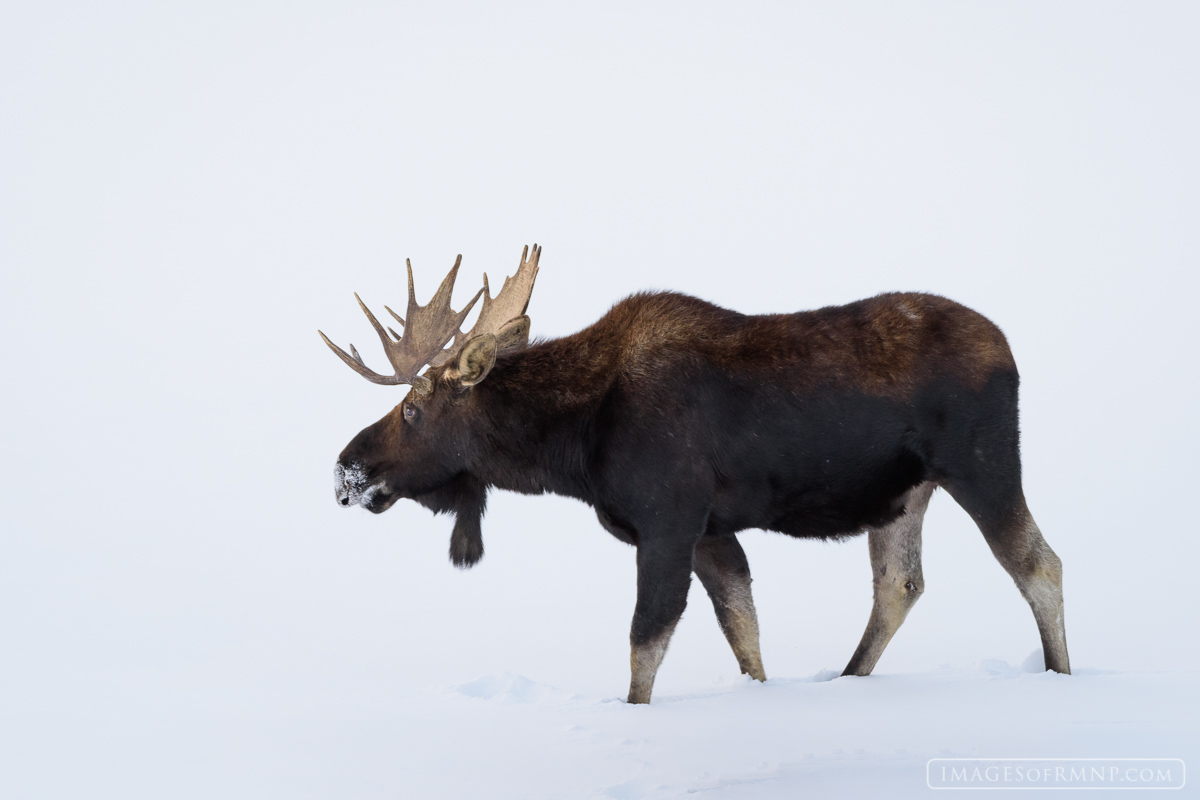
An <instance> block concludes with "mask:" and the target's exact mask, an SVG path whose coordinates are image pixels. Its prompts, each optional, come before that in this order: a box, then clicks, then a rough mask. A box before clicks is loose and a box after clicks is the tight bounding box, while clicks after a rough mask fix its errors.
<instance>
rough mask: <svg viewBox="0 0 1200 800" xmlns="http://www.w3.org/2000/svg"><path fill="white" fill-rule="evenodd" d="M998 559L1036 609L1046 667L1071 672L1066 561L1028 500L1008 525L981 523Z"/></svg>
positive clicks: (1023, 595) (1022, 594) (1032, 607)
mask: <svg viewBox="0 0 1200 800" xmlns="http://www.w3.org/2000/svg"><path fill="white" fill-rule="evenodd" d="M980 528H981V529H982V530H983V533H984V538H985V539H986V540H987V543H988V546H989V547H991V549H992V553H993V554H995V556H996V560H997V561H999V562H1000V564H1001V565H1002V566H1003V567H1004V569H1005V570H1006V571H1007V572H1008V574H1009V575H1011V576H1012V579H1013V582H1014V583H1016V584H1017V588H1018V589H1019V590H1020V591H1021V596H1022V597H1024V598H1025V602H1027V603H1029V607H1030V608H1031V609H1033V618H1034V620H1035V621H1036V622H1037V627H1038V634H1039V635H1040V636H1041V639H1042V653H1043V655H1044V657H1045V659H1046V669H1049V670H1054V671H1055V672H1061V673H1064V674H1066V675H1070V674H1071V661H1070V659H1069V658H1068V656H1067V630H1066V625H1065V623H1064V621H1063V592H1062V561H1061V560H1059V557H1058V556H1057V555H1056V554H1055V552H1054V551H1053V550H1051V549H1050V545H1049V544H1047V543H1046V540H1045V539H1044V538H1043V537H1042V532H1041V530H1039V529H1038V526H1037V523H1036V522H1034V521H1033V515H1032V514H1030V513H1029V508H1028V507H1027V506H1026V505H1025V503H1024V500H1022V501H1021V503H1020V505H1019V511H1018V513H1017V514H1016V515H1015V517H1014V518H1013V519H1011V521H1009V522H1008V523H1007V524H1004V525H988V524H986V523H983V524H980Z"/></svg>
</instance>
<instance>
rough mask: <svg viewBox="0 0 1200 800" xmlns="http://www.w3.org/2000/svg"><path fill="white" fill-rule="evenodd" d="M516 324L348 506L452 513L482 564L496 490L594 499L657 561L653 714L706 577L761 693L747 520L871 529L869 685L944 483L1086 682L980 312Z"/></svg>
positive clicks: (651, 599) (642, 643) (401, 427)
mask: <svg viewBox="0 0 1200 800" xmlns="http://www.w3.org/2000/svg"><path fill="white" fill-rule="evenodd" d="M537 253H538V251H537V250H536V249H535V259H534V262H533V264H534V270H535V272H536V256H537ZM523 265H524V261H523ZM518 274H520V273H518ZM529 283H530V289H531V288H532V279H530V281H529ZM447 301H448V294H447ZM527 301H528V295H526V296H525V302H526V303H527ZM486 303H487V301H486V300H485V305H486ZM431 305H433V304H432V303H431ZM519 305H520V308H519V312H520V314H521V315H523V313H524V310H525V308H524V303H521V304H519ZM412 307H413V306H412V301H411V300H410V314H411V310H412ZM364 308H365V307H364ZM447 309H448V306H447ZM512 310H516V307H514V308H513V309H512ZM368 313H369V312H368ZM464 313H465V312H464ZM514 316H516V315H514ZM520 320H523V321H524V322H520ZM372 321H374V318H373V317H372ZM460 321H461V319H460ZM515 321H516V322H518V323H519V324H518V325H517V327H519V328H520V330H518V331H517V333H516V335H514V334H512V333H511V330H509V331H507V332H506V331H501V332H499V333H486V332H485V333H483V334H480V335H478V336H474V337H469V336H468V337H462V338H463V339H464V341H463V342H462V343H461V344H460V345H459V346H458V347H457V348H452V352H450V351H447V353H448V355H447V356H445V357H441V358H440V359H435V360H440V361H441V363H440V364H438V365H437V366H433V367H431V368H430V369H429V370H428V371H427V372H426V373H425V375H424V376H421V378H423V379H424V381H427V383H421V384H419V385H417V386H416V388H415V389H414V391H411V392H410V393H409V394H408V396H407V397H405V398H404V400H403V402H401V404H400V405H399V406H397V407H396V408H395V409H394V410H393V411H392V412H391V413H389V414H388V415H387V416H385V417H384V418H383V419H381V420H380V421H379V422H377V423H375V424H374V425H371V426H370V427H368V428H366V429H365V430H363V431H362V432H361V433H359V435H358V436H356V437H355V438H354V440H353V441H352V442H351V443H350V444H349V445H348V446H347V447H346V449H345V450H344V451H343V453H342V454H341V456H340V458H339V460H338V465H337V467H336V469H335V478H336V486H335V489H336V493H337V497H338V500H339V502H341V503H342V504H343V505H354V504H359V505H362V506H364V507H365V508H367V509H368V510H370V511H373V512H376V513H379V512H382V511H384V510H386V509H388V508H389V507H391V505H392V504H394V503H395V502H396V501H397V500H399V499H401V498H408V499H412V500H415V501H417V502H418V503H420V504H422V505H424V506H426V507H428V508H430V509H432V510H434V511H435V512H449V513H452V514H454V515H455V518H456V519H455V524H454V530H453V533H452V535H451V547H450V555H451V559H452V560H453V561H454V563H455V564H457V565H459V566H470V565H471V564H473V563H475V562H476V561H478V560H479V558H480V557H481V556H482V554H483V544H482V538H481V527H480V523H481V519H482V516H483V513H484V509H485V505H486V496H487V492H488V490H489V489H490V488H493V487H495V488H499V489H507V490H510V491H516V492H523V493H530V494H538V493H544V492H553V493H555V494H561V495H566V496H569V497H574V498H576V499H579V500H582V501H584V502H586V503H588V504H589V505H591V506H592V507H593V508H594V509H595V510H596V514H597V517H598V518H599V520H600V523H601V525H602V526H603V527H604V528H605V529H606V530H608V531H609V532H610V533H611V534H612V535H614V536H615V537H617V538H618V539H620V540H621V541H623V542H626V543H628V544H631V545H634V546H635V547H636V548H637V566H638V579H637V580H638V599H637V605H636V608H635V610H634V617H633V625H632V629H631V634H630V640H631V645H632V658H631V666H632V681H631V685H630V691H629V701H630V702H648V701H649V699H650V694H651V689H652V687H653V682H654V676H655V673H656V671H657V669H658V666H659V664H660V663H661V661H662V658H663V655H664V654H665V652H666V648H667V644H668V642H669V640H670V637H671V634H672V632H673V630H674V628H675V625H676V623H677V622H678V620H679V618H680V616H681V614H682V613H683V610H684V606H685V604H686V600H687V592H688V586H689V583H690V580H691V575H692V574H693V572H694V573H695V574H696V575H697V576H698V577H699V578H700V580H701V582H702V583H703V585H704V587H705V589H706V590H707V592H708V594H709V596H710V598H711V600H712V602H713V605H714V608H715V610H716V612H717V618H718V621H719V622H720V624H721V627H722V630H723V631H724V633H725V635H726V637H727V638H728V640H729V643H730V645H731V647H732V649H733V651H734V654H735V656H736V657H737V660H738V663H739V665H740V667H741V669H742V671H743V672H745V673H747V674H749V675H751V676H752V677H754V678H756V679H759V680H765V677H766V676H765V673H764V671H763V667H762V660H761V656H760V653H759V643H758V624H757V619H756V615H755V610H754V603H753V600H752V597H751V593H750V571H749V567H748V564H747V562H746V557H745V554H744V553H743V551H742V548H741V546H740V545H739V544H738V541H737V538H736V534H737V533H738V532H739V531H742V530H746V529H749V528H761V529H765V530H771V531H778V532H780V533H784V534H788V535H791V536H797V537H815V538H834V539H840V538H845V537H850V536H854V535H857V534H860V533H863V532H866V533H867V534H868V536H869V543H870V553H871V562H872V568H873V574H874V607H873V610H872V612H871V618H870V621H869V622H868V625H867V630H866V632H865V633H864V635H863V638H862V641H861V643H860V644H859V647H858V649H857V650H856V652H855V653H854V655H853V657H852V658H851V660H850V663H849V664H848V665H847V667H846V670H845V674H858V675H865V674H869V673H870V672H871V670H872V669H873V668H874V666H875V663H876V661H877V660H878V659H879V657H880V655H881V654H882V652H883V649H884V647H886V645H887V643H888V641H889V640H890V639H891V637H892V635H893V634H894V633H895V632H896V630H897V629H898V628H899V627H900V624H901V623H902V622H903V621H904V618H905V616H906V615H907V613H908V611H909V609H911V607H912V606H913V604H914V603H915V602H916V600H917V598H918V597H919V596H920V594H921V592H922V591H923V589H924V581H923V578H922V575H921V520H922V517H923V514H924V511H925V507H926V504H927V503H928V501H929V498H930V495H931V494H932V492H933V490H934V488H935V487H938V486H940V487H942V488H944V489H945V490H946V491H947V492H948V493H949V494H950V495H951V496H952V497H953V498H954V499H955V500H956V501H957V502H958V503H959V504H961V505H962V506H963V507H964V508H965V509H966V510H967V512H968V513H969V514H970V515H971V517H972V518H973V519H974V520H975V522H976V523H977V524H978V525H979V527H980V529H981V531H982V532H983V534H984V537H985V539H986V540H987V542H988V544H989V545H990V547H991V549H992V552H993V553H994V554H995V555H996V557H997V559H998V560H999V561H1000V563H1001V564H1002V565H1003V566H1004V567H1005V568H1006V569H1007V570H1008V572H1009V574H1010V575H1011V576H1012V577H1013V579H1014V580H1015V582H1016V583H1017V586H1018V588H1019V589H1020V590H1021V592H1022V594H1023V595H1024V596H1025V598H1026V600H1027V601H1028V602H1029V603H1030V605H1031V607H1032V609H1033V613H1034V616H1035V619H1036V621H1037V624H1038V628H1039V632H1040V634H1041V638H1042V644H1043V650H1044V653H1045V658H1046V665H1047V668H1049V669H1054V670H1057V671H1059V672H1069V671H1070V668H1069V662H1068V657H1067V650H1066V638H1065V631H1064V626H1063V611H1062V588H1061V576H1062V570H1061V563H1060V562H1059V560H1058V558H1057V557H1056V556H1055V554H1054V553H1053V551H1052V550H1051V549H1050V547H1049V545H1047V544H1046V542H1045V540H1044V539H1043V538H1042V536H1041V533H1040V532H1039V530H1038V528H1037V526H1036V524H1035V523H1034V522H1033V518H1032V516H1031V515H1030V513H1029V510H1028V508H1027V507H1026V504H1025V499H1024V495H1023V492H1022V488H1021V465H1020V455H1019V449H1018V425H1017V385H1018V375H1017V370H1016V366H1015V363H1014V361H1013V359H1012V355H1011V352H1010V350H1009V348H1008V345H1007V343H1006V341H1005V338H1004V335H1003V334H1002V333H1001V331H1000V330H999V328H997V327H996V326H995V325H993V324H992V323H991V322H989V321H988V320H987V319H985V318H984V317H982V316H981V315H979V314H977V313H976V312H974V311H971V310H970V309H967V308H965V307H964V306H961V305H959V304H957V303H954V302H952V301H950V300H947V299H945V298H942V297H938V296H934V295H926V294H884V295H879V296H877V297H874V298H871V299H868V300H862V301H859V302H856V303H851V304H849V305H845V306H839V307H832V308H824V309H820V310H817V311H807V312H799V313H795V314H776V315H764V316H747V315H743V314H739V313H737V312H734V311H730V310H727V309H724V308H720V307H718V306H715V305H712V304H710V303H707V302H704V301H702V300H698V299H696V298H693V297H688V296H685V295H681V294H675V293H655V294H638V295H634V296H632V297H629V298H627V299H625V300H623V301H621V302H620V303H618V304H617V305H615V306H614V307H613V308H612V309H611V310H610V311H609V312H608V313H607V314H606V315H605V316H604V317H602V318H601V319H600V320H599V321H598V322H596V323H595V324H593V325H592V326H590V327H588V328H586V329H584V330H582V331H580V332H579V333H576V334H573V335H570V336H565V337H562V338H559V339H553V340H548V341H542V342H536V343H533V344H528V342H527V335H526V333H527V330H528V318H527V317H524V316H520V317H518V319H517V320H515ZM493 327H494V326H493ZM455 330H457V326H455ZM380 335H381V337H382V336H383V334H382V333H381V334H380ZM393 335H394V336H395V334H393ZM456 342H457V340H456ZM505 342H507V343H508V344H507V345H505ZM443 344H444V342H443ZM331 347H332V344H331ZM440 347H441V345H438V348H439V349H440ZM337 352H339V355H341V356H342V357H343V358H344V359H345V360H347V363H350V360H349V358H348V357H347V356H346V355H345V354H344V353H342V352H341V351H340V350H338V351H337ZM355 355H356V356H357V353H356V354H355ZM357 363H358V364H359V365H361V359H359V360H358V361H357ZM351 366H355V364H351ZM356 369H358V367H356ZM360 371H361V370H360ZM398 373H399V368H398ZM372 374H373V373H372Z"/></svg>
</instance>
